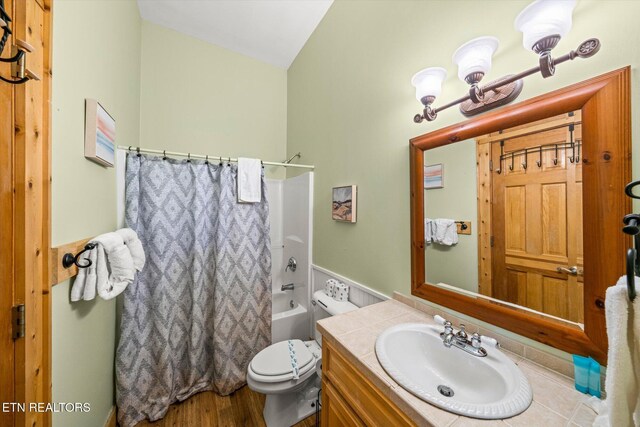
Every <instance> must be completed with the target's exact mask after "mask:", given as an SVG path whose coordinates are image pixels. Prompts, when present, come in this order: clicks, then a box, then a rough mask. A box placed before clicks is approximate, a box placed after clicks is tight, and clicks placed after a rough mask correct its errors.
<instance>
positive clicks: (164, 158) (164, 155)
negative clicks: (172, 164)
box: [162, 150, 167, 160]
mask: <svg viewBox="0 0 640 427" xmlns="http://www.w3.org/2000/svg"><path fill="white" fill-rule="evenodd" d="M162 160H167V150H162Z"/></svg>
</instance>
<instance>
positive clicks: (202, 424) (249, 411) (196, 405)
mask: <svg viewBox="0 0 640 427" xmlns="http://www.w3.org/2000/svg"><path fill="white" fill-rule="evenodd" d="M264 400H265V396H264V394H260V393H256V392H254V391H252V390H250V389H249V387H247V386H244V387H242V388H241V389H240V390H238V391H236V392H235V393H233V394H232V395H230V396H224V397H223V396H218V395H217V394H215V393H214V392H212V391H205V392H202V393H199V394H196V395H195V396H191V397H190V398H189V399H187V400H185V401H184V402H181V403H176V404H173V405H171V407H170V408H169V411H168V412H167V415H166V416H165V417H164V418H163V419H161V420H158V421H156V422H153V423H151V422H148V421H143V422H141V423H139V424H138V425H137V426H136V427H145V426H151V427H170V426H171V427H189V426H194V427H236V426H246V427H253V426H256V427H263V426H265V423H264V420H263V418H262V409H263V408H264ZM315 425H316V423H315V415H312V416H310V417H309V418H305V419H304V420H302V421H300V422H299V423H298V424H296V425H295V426H294V427H314V426H315Z"/></svg>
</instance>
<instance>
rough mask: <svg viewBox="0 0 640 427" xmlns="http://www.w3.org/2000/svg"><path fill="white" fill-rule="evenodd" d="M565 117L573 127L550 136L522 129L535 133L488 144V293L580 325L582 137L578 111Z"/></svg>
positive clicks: (554, 130)
mask: <svg viewBox="0 0 640 427" xmlns="http://www.w3.org/2000/svg"><path fill="white" fill-rule="evenodd" d="M571 117H574V118H575V120H570V121H568V122H573V123H567V124H566V125H564V126H560V127H555V128H551V129H545V128H544V126H541V125H540V123H535V124H531V125H528V126H530V127H532V128H535V129H539V130H537V131H535V132H534V133H527V132H526V128H527V126H522V127H521V128H519V129H516V130H518V131H519V132H520V134H522V136H519V137H514V138H510V139H506V140H504V141H494V142H492V143H491V158H492V162H493V165H496V166H497V167H494V171H493V174H492V193H493V195H492V208H491V210H492V235H493V242H494V243H493V248H492V263H493V266H492V269H493V272H492V276H493V291H492V292H493V296H494V297H495V298H498V299H501V300H504V301H508V302H511V303H514V304H518V305H521V306H523V307H528V308H531V309H533V310H536V311H540V312H543V313H547V314H549V315H552V316H557V317H560V318H563V319H567V320H570V321H573V322H578V323H583V322H584V313H583V312H584V310H583V280H582V278H583V276H582V272H583V244H582V163H581V161H580V159H581V157H580V152H581V151H582V147H581V135H582V133H581V124H580V122H579V112H577V114H574V115H572V116H571ZM555 119H557V118H551V119H549V121H550V122H552V121H554V120H555ZM513 130H514V129H510V131H513ZM571 142H573V143H574V145H573V148H571V147H569V146H568V145H570V143H571ZM541 146H542V147H543V148H542V150H539V149H538V147H541ZM556 147H557V149H556ZM524 149H527V150H528V151H527V154H526V156H525V154H524V151H523V150H524ZM501 153H503V155H502V161H500V156H501ZM509 153H513V155H509ZM498 171H499V172H500V173H498ZM571 269H573V271H571ZM570 271H571V272H570Z"/></svg>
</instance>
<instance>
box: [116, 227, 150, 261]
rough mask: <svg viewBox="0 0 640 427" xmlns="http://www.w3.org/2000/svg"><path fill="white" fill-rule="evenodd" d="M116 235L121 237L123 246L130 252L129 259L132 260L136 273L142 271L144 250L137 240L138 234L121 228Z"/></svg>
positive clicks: (144, 259)
mask: <svg viewBox="0 0 640 427" xmlns="http://www.w3.org/2000/svg"><path fill="white" fill-rule="evenodd" d="M116 233H117V234H118V235H120V237H122V240H123V241H124V244H125V245H126V246H127V248H128V249H129V252H131V258H132V259H133V266H134V267H135V268H136V270H138V271H142V268H143V267H144V263H145V262H146V258H145V255H144V249H143V248H142V242H141V241H140V239H139V238H138V234H137V233H136V232H135V231H133V230H132V229H130V228H121V229H120V230H117V231H116Z"/></svg>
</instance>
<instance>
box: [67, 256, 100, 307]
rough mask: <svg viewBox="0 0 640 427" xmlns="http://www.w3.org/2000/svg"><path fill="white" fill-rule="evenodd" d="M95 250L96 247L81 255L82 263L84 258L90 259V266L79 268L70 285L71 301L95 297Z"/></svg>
mask: <svg viewBox="0 0 640 427" xmlns="http://www.w3.org/2000/svg"><path fill="white" fill-rule="evenodd" d="M97 252H98V251H97V250H96V248H93V249H91V250H90V251H87V252H85V253H84V255H83V256H82V259H83V262H82V263H83V264H84V263H86V261H85V260H84V258H88V259H89V260H90V261H91V266H89V267H87V268H79V269H78V274H77V275H76V278H75V280H74V282H73V286H72V287H71V301H72V302H75V301H80V300H92V299H94V298H95V297H96V283H97V278H96V266H97Z"/></svg>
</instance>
